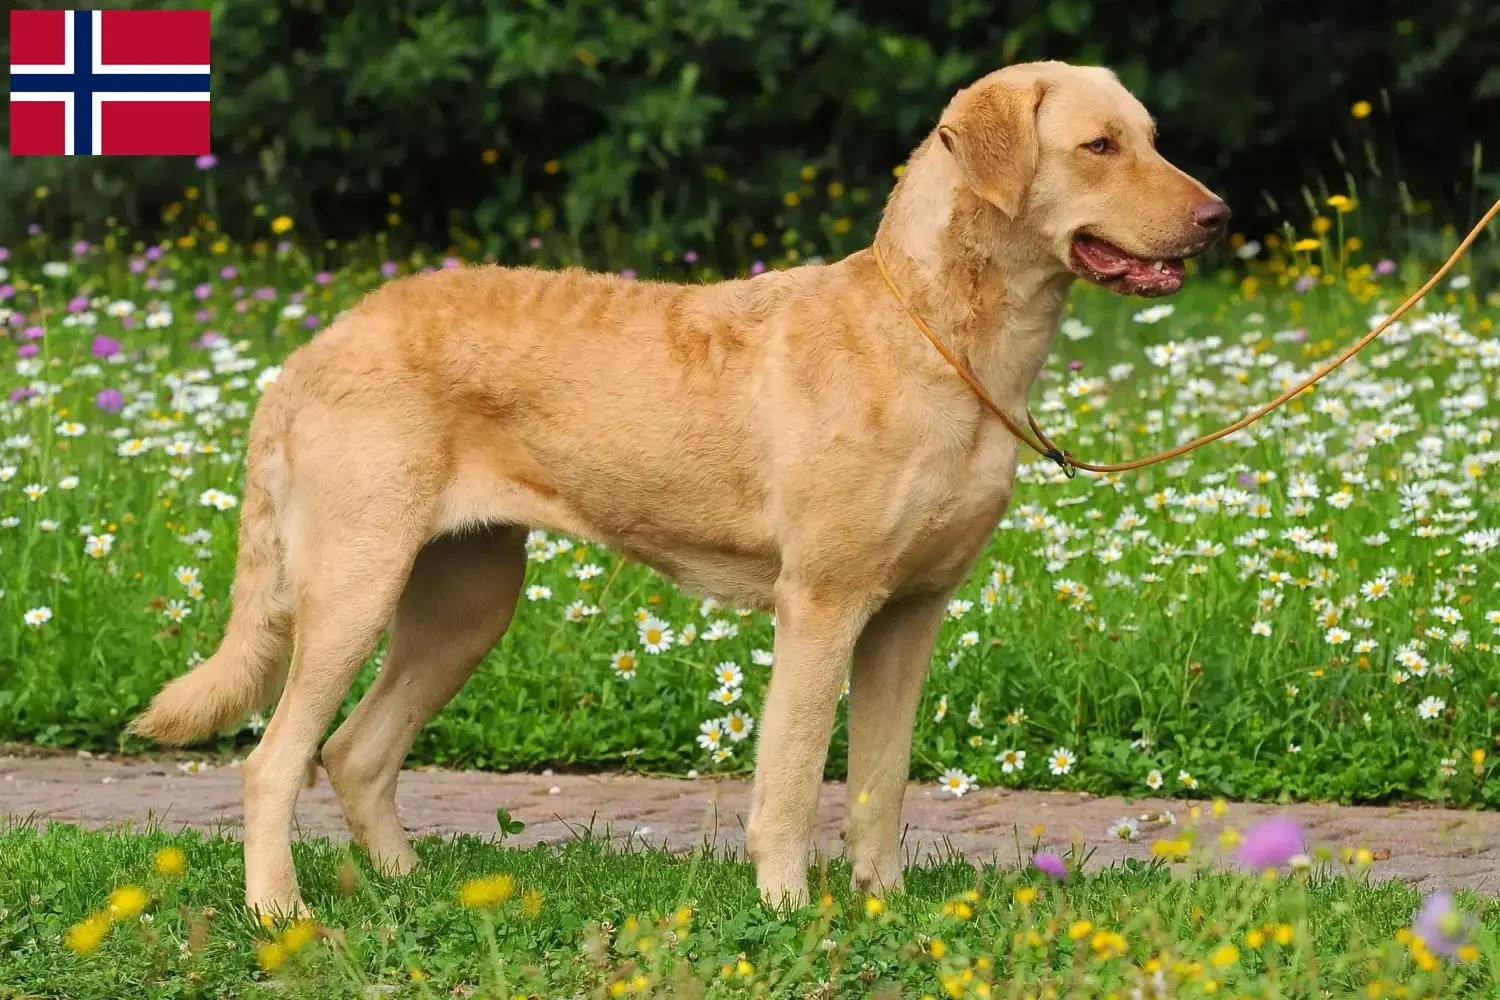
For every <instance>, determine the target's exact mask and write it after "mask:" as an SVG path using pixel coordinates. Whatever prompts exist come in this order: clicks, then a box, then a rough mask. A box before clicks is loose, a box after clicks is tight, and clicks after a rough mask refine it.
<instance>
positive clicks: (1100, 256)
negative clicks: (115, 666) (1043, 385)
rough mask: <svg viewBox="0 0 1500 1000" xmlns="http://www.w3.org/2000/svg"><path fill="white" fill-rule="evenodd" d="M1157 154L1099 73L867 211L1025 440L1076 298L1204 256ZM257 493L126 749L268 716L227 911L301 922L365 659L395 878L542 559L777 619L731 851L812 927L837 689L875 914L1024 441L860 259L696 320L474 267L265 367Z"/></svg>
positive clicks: (918, 159) (350, 772) (966, 128)
mask: <svg viewBox="0 0 1500 1000" xmlns="http://www.w3.org/2000/svg"><path fill="white" fill-rule="evenodd" d="M1154 139H1155V135H1154V128H1153V124H1152V121H1151V118H1150V116H1149V115H1147V113H1146V110H1145V109H1144V108H1143V107H1142V106H1141V105H1140V103H1139V102H1137V101H1136V100H1135V99H1134V98H1133V97H1131V95H1130V94H1129V93H1127V92H1126V91H1125V89H1124V88H1123V87H1121V85H1120V84H1119V82H1118V81H1117V80H1116V78H1115V76H1114V75H1113V74H1112V73H1110V72H1109V71H1107V70H1104V69H1097V68H1081V67H1073V66H1067V65H1064V64H1061V63H1032V64H1027V65H1017V66H1012V67H1009V68H1007V69H1003V70H1000V71H998V72H996V73H992V74H990V75H989V76H986V77H984V78H983V79H981V80H979V81H978V82H977V83H975V84H973V85H972V86H970V87H968V88H966V89H965V90H963V91H960V92H959V93H958V95H957V96H955V97H954V98H953V100H952V101H951V102H950V103H949V105H948V108H947V109H946V111H945V112H944V114H943V116H942V120H941V123H940V124H939V125H938V127H937V129H936V130H934V132H933V133H932V134H931V135H929V136H928V137H927V139H926V141H924V142H923V143H922V145H921V146H919V147H918V148H917V150H916V151H915V152H914V153H913V154H912V156H911V159H910V161H909V162H908V164H907V168H906V171H905V173H904V174H903V175H902V177H901V179H900V182H899V183H898V184H897V185H896V187H895V190H894V191H893V192H892V193H891V196H890V200H889V202H888V204H887V206H886V210H885V214H884V218H883V220H882V222H881V224H880V229H879V233H878V237H877V238H878V241H879V243H880V246H881V250H882V253H883V255H884V258H885V260H886V261H887V262H888V264H889V267H890V272H891V277H892V280H893V282H894V283H895V285H896V286H897V287H898V288H899V289H900V290H901V292H902V294H903V295H904V296H905V297H906V298H907V299H908V301H909V302H910V303H911V304H912V306H913V308H914V309H915V310H916V311H917V312H918V313H919V314H920V315H921V316H923V317H924V318H925V319H926V320H927V321H928V322H929V323H930V324H931V325H932V327H933V329H934V330H935V331H936V332H937V334H938V335H939V336H940V337H941V338H943V340H944V341H945V342H946V344H947V346H948V347H949V348H950V349H952V350H953V351H955V352H956V353H957V354H958V355H959V356H960V357H961V358H963V359H964V360H966V361H967V363H968V364H969V365H970V366H971V367H972V369H973V370H974V372H975V373H976V374H977V376H978V377H979V379H980V380H981V382H982V384H983V385H984V386H985V387H987V388H988V390H989V392H990V394H991V395H992V396H993V397H994V398H995V399H996V400H998V401H999V402H1000V404H1001V405H1003V406H1005V407H1007V408H1008V409H1009V410H1010V411H1011V412H1012V413H1013V414H1014V415H1015V416H1016V417H1017V418H1018V419H1019V418H1021V417H1022V415H1023V413H1024V406H1025V400H1026V396H1027V390H1028V389H1029V387H1030V386H1031V383H1032V381H1033V379H1034V378H1035V377H1036V375H1037V372H1038V371H1039V369H1040V368H1041V366H1042V364H1043V361H1044V359H1045V357H1046V355H1047V350H1048V345H1049V343H1050V342H1051V340H1052V336H1053V331H1054V329H1055V328H1056V326H1057V323H1058V319H1059V313H1060V311H1061V310H1062V307H1063V303H1064V300H1065V299H1066V297H1067V294H1068V289H1069V286H1070V285H1071V284H1072V283H1073V280H1074V278H1075V277H1077V276H1082V277H1084V278H1088V279H1090V280H1093V281H1095V282H1097V283H1099V284H1103V285H1105V286H1107V287H1109V288H1112V289H1114V290H1115V291H1118V292H1122V293H1132V294H1142V295H1147V294H1166V293H1170V292H1173V291H1176V290H1177V288H1179V287H1180V286H1181V283H1182V280H1183V269H1182V258H1184V257H1187V256H1190V255H1192V254H1196V253H1199V252H1201V251H1203V250H1205V249H1206V248H1208V247H1209V246H1210V245H1211V244H1212V243H1213V242H1214V241H1215V240H1216V239H1217V238H1218V237H1219V236H1220V235H1221V234H1222V232H1223V230H1224V226H1225V222H1226V220H1227V218H1228V214H1229V213H1228V209H1227V208H1225V206H1224V204H1223V202H1221V201H1219V200H1218V199H1217V198H1215V197H1214V196H1213V195H1212V194H1210V193H1209V192H1208V191H1207V190H1205V189H1204V188H1203V186H1202V185H1200V184H1199V183H1198V182H1196V181H1194V180H1193V179H1192V178H1190V177H1188V176H1186V175H1185V174H1183V173H1182V172H1181V171H1179V170H1178V169H1177V168H1175V167H1173V166H1172V165H1171V164H1170V163H1168V162H1167V161H1166V160H1164V159H1163V158H1162V157H1161V156H1160V155H1158V154H1157V152H1156V150H1155V149H1154V147H1153V142H1154ZM247 461H248V474H247V477H246V484H245V499H244V510H243V512H242V515H241V527H240V543H239V544H240V549H239V563H238V567H237V570H236V576H235V589H234V607H233V614H232V616H231V619H230V622H229V627H228V631H227V634H226V635H225V637H224V641H223V645H222V646H221V648H220V649H219V651H218V652H217V653H216V654H215V655H214V656H213V657H212V658H211V659H209V660H208V661H206V662H205V663H203V664H201V665H199V666H198V667H197V668H196V669H194V670H193V671H192V673H190V674H188V675H187V676H185V677H182V678H179V679H178V680H176V681H173V682H172V683H171V684H170V685H168V686H167V687H166V688H165V689H164V690H163V691H162V692H161V694H160V695H158V696H157V698H156V700H155V701H154V702H153V703H152V705H151V707H150V708H149V709H148V710H147V711H146V712H145V713H144V714H142V715H141V716H140V717H139V718H138V719H137V720H136V721H135V723H134V728H135V729H136V731H137V732H140V733H143V734H145V735H147V736H149V737H152V738H155V739H157V740H160V741H163V742H167V743H182V742H186V741H190V740H193V739H196V738H199V737H202V736H205V735H208V734H209V733H211V732H213V731H214V730H215V729H218V728H220V727H223V726H225V725H227V724H229V723H232V722H233V721H235V719H236V718H238V717H239V716H240V715H241V714H242V713H243V712H245V711H246V710H247V709H249V708H251V707H252V706H254V705H256V704H257V703H261V702H262V701H263V700H266V699H269V698H272V697H275V694H276V691H277V689H278V688H279V687H280V688H282V690H281V694H280V700H279V701H278V702H277V706H276V712H275V715H274V717H273V718H272V719H271V722H270V725H268V726H267V727H266V730H265V734H264V736H263V737H262V739H261V742H260V745H259V746H258V747H257V748H256V749H255V751H254V752H253V753H252V754H250V756H249V757H248V758H247V759H246V761H245V764H244V781H245V870H246V872H245V873H246V899H247V902H248V903H249V904H250V905H251V906H252V907H255V908H257V909H259V910H261V911H262V912H269V911H282V912H288V911H300V909H301V900H300V896H299V893H298V889H297V878H296V873H295V871H294V870H293V867H292V855H291V846H290V827H291V822H292V818H293V809H294V806H295V804H296V801H297V794H298V790H299V788H300V787H301V785H302V782H303V777H304V775H305V774H307V773H308V768H309V766H310V764H311V763H312V762H313V760H314V758H315V755H316V754H317V751H318V741H319V740H320V739H321V738H322V736H323V733H324V731H325V729H326V727H327V726H328V724H329V722H330V720H332V718H333V716H334V713H335V712H336V710H337V709H338V706H339V703H340V701H341V700H342V699H343V697H344V694H345V692H346V690H347V689H348V687H349V684H350V682H351V680H352V678H353V677H354V675H355V673H356V671H357V670H358V669H359V667H360V665H361V664H362V663H363V662H364V660H365V659H366V657H368V656H369V654H370V652H371V650H372V649H373V647H374V646H375V644H376V642H377V640H378V638H379V636H380V635H381V633H382V631H383V630H384V629H385V628H386V627H387V626H389V627H390V629H391V637H390V654H389V656H388V658H387V660H386V662H385V666H384V669H383V670H382V671H381V673H380V675H379V677H378V678H377V680H376V681H375V684H374V686H373V687H372V688H371V689H370V691H369V692H368V693H367V694H366V695H365V696H364V698H363V700H361V701H360V703H359V706H358V708H357V709H356V710H355V711H354V713H353V714H352V715H351V716H350V717H349V718H348V719H347V720H346V721H345V722H344V723H343V725H342V726H340V727H339V729H338V731H337V732H335V733H334V734H333V736H332V737H331V738H330V739H329V740H328V743H327V745H326V746H325V747H324V748H323V755H322V756H323V762H324V765H325V766H326V768H327V771H328V776H329V778H330V780H331V781H332V784H333V787H334V789H335V790H336V792H337V794H338V796H339V800H340V802H341V803H342V805H343V809H344V815H345V816H346V818H347V820H348V823H349V826H350V828H351V830H352V831H353V833H354V836H355V837H356V838H357V839H358V841H359V842H360V843H361V844H362V845H363V846H364V847H365V849H366V850H368V852H369V854H370V857H371V860H372V861H373V862H374V863H375V864H376V865H378V866H380V867H381V868H382V869H384V870H386V871H388V872H393V873H399V872H405V871H407V870H409V869H410V868H412V866H413V865H415V864H416V863H417V856H416V854H415V853H414V852H413V851H412V848H411V844H410V842H409V840H408V839H407V836H406V834H405V832H404V831H403V830H402V828H401V823H400V821H399V820H398V819H397V816H396V808H395V789H396V778H397V775H398V773H399V772H400V769H401V765H402V762H403V761H404V759H405V757H406V754H407V751H408V750H409V748H410V747H411V744H412V741H413V739H414V738H415V737H416V734H417V731H418V730H419V729H420V728H421V727H422V725H423V724H424V723H425V722H426V721H427V720H428V719H429V718H431V716H432V715H433V714H434V713H436V712H437V711H438V710H439V709H440V708H441V707H442V706H443V705H444V704H445V703H446V702H447V701H448V700H449V699H450V698H451V697H453V695H454V693H455V692H457V691H458V690H459V688H460V687H462V686H463V684H464V682H465V680H466V679H467V678H468V677H469V674H470V672H471V671H472V670H473V669H474V667H475V665H476V664H477V663H478V662H479V661H480V659H482V658H483V657H484V655H485V654H486V653H487V652H488V651H489V650H490V648H491V647H492V646H494V644H495V643H496V642H497V641H498V640H499V639H500V637H501V635H502V634H503V633H504V632H505V629H506V626H507V625H508V624H509V622H510V619H511V615H512V614H513V613H514V611H515V606H516V600H517V595H518V594H519V592H520V590H521V584H522V576H523V573H524V570H525V563H526V559H525V553H524V552H523V547H522V544H523V538H524V532H525V530H526V529H527V528H528V527H533V526H535V527H544V528H548V529H552V530H555V531H559V532H564V533H567V534H570V535H574V536H577V537H580V538H584V539H588V540H591V541H594V542H596V543H601V544H604V545H607V546H609V547H610V548H612V549H614V550H616V551H617V552H620V553H624V554H626V555H628V556H630V557H632V558H634V559H637V560H639V561H641V562H644V563H646V564H649V565H651V566H653V567H656V568H657V569H659V570H660V571H662V572H664V573H666V574H669V575H671V576H672V577H674V578H675V579H676V580H677V581H678V582H679V583H680V584H681V585H682V586H683V587H684V588H686V589H688V590H691V591H696V592H701V593H708V594H713V595H716V596H718V597H720V598H723V599H726V600H728V601H730V602H732V603H734V604H738V605H741V606H752V605H753V606H756V607H761V608H774V609H775V611H776V614H777V628H776V641H775V654H774V655H775V666H774V668H773V672H772V677H771V682H770V689H769V691H768V692H767V695H766V700H765V706H764V709H763V712H762V718H761V721H760V742H759V751H758V757H757V761H756V772H755V794H754V806H753V810H752V815H751V818H750V822H749V828H748V848H749V853H750V855H751V857H752V858H753V859H754V861H755V865H756V877H757V881H758V883H759V887H760V891H761V894H762V896H763V897H764V898H765V899H767V900H769V901H771V902H773V903H774V902H782V901H787V902H791V903H802V902H804V901H805V900H806V899H807V872H808V847H809V843H810V839H811V833H812V830H813V825H814V819H815V815H816V810H817V800H818V790H819V787H820V783H821V779H822V777H823V767H824V762H825V759H826V757H827V752H828V740H829V735H830V731H831V729H832V725H833V718H834V711H835V707H836V704H837V702H838V699H839V691H840V688H841V686H842V684H843V681H844V678H845V671H846V669H847V668H848V667H849V665H850V663H851V660H852V664H853V666H852V677H851V691H850V705H849V711H850V720H849V729H850V743H849V783H850V794H849V803H850V807H849V815H848V849H849V851H850V853H851V856H852V860H853V866H854V880H855V882H856V884H857V885H859V886H861V887H866V888H868V889H870V890H871V891H874V892H881V891H884V890H890V889H892V888H895V887H899V886H900V885H901V858H900V855H899V851H898V830H899V824H900V816H901V800H902V793H903V790H904V788H905V785H906V780H907V768H908V760H909V756H910V745H911V731H912V725H913V720H914V715H915V712H916V707H917V701H918V697H919V695H920V692H921V689H922V683H923V679H924V677H925V675H926V672H927V667H928V662H929V660H930V659H931V656H932V649H933V642H934V638H935V635H936V633H937V630H938V625H939V623H940V621H941V619H942V617H943V613H944V607H945V604H946V602H947V600H948V598H949V596H950V595H951V594H952V593H953V591H954V590H955V588H957V587H958V585H959V584H960V583H961V582H962V581H963V580H964V578H965V577H966V575H967V574H968V573H969V571H970V567H971V566H972V565H973V563H974V561H975V559H976V557H977V556H978V555H979V553H980V552H981V550H982V549H983V548H984V546H985V543H986V542H987V540H988V539H989V537H990V535H991V533H992V532H993V530H994V528H995V524H996V521H997V520H998V519H999V518H1000V516H1001V514H1002V512H1003V511H1004V510H1005V507H1006V505H1007V503H1008V502H1009V500H1010V496H1011V488H1012V483H1013V479H1014V474H1015V470H1016V461H1017V441H1016V439H1015V438H1014V437H1013V436H1012V435H1011V434H1010V433H1009V432H1008V431H1007V430H1006V429H1005V428H1004V426H1003V425H1002V424H1001V423H1000V422H999V421H998V420H996V419H995V418H994V417H993V416H992V415H988V414H987V413H986V411H985V410H984V409H983V407H982V406H981V404H980V402H979V400H978V399H977V398H976V396H975V394H974V393H973V392H972V391H971V390H970V389H969V388H968V387H967V386H966V385H965V384H964V382H963V381H962V380H960V378H959V377H958V376H957V375H956V374H955V373H954V371H953V370H952V369H951V368H950V367H949V366H948V364H947V363H945V362H944V360H943V359H942V358H941V357H940V356H939V355H938V354H937V352H935V351H934V350H933V347H932V345H931V344H929V343H928V342H927V341H926V340H925V339H924V338H923V336H922V334H921V333H920V332H919V331H918V330H917V328H916V327H915V326H913V324H912V321H911V319H910V317H908V315H907V314H906V313H905V312H904V311H903V308H902V306H901V305H900V304H899V303H898V301H897V299H896V298H895V297H894V295H893V294H892V291H891V289H890V288H889V287H887V285H886V284H885V282H884V281H883V280H882V278H881V276H880V274H879V272H878V270H877V267H876V264H875V262H874V260H873V258H872V254H871V252H870V251H869V250H862V251H860V252H858V253H855V254H852V255H851V256H849V257H847V258H846V259H844V260H841V261H839V262H838V263H836V264H830V265H826V266H806V267H798V268H795V269H792V270H788V271H781V272H770V273H766V274H762V275H760V276H759V277H755V278H751V279H748V280H740V281H726V282H723V283H721V284H714V285H677V284H666V283H655V282H646V281H629V280H626V279H623V278H619V277H615V276H612V275H602V274H591V273H587V272H583V271H579V270H567V271H561V272H549V271H541V270H534V269H529V268H524V269H507V268H498V267H477V268H467V269H462V270H450V271H440V272H437V273H432V274H427V275H421V276H413V277H408V278H404V279H402V280H399V281H395V282H392V283H390V284H388V285H386V286H384V287H382V288H380V289H378V290H377V291H375V292H373V293H371V294H370V295H369V296H368V297H367V298H366V299H365V300H364V302H363V303H362V304H360V305H359V306H358V307H357V308H356V309H354V310H352V311H351V312H350V313H349V314H348V315H346V316H344V317H343V318H342V319H340V320H339V321H338V322H336V323H334V324H333V325H332V326H331V327H329V329H328V330H326V331H325V332H323V333H322V334H320V335H319V336H318V337H316V338H315V339H314V340H313V341H312V342H311V343H309V344H307V345H306V346H304V347H302V348H300V349H299V350H298V351H296V352H295V353H294V354H293V355H292V356H291V357H290V358H289V359H288V360H287V362H286V366H285V369H284V371H283V373H282V376H281V378H280V380H279V381H278V382H276V383H275V384H274V385H272V386H271V387H270V388H269V389H268V390H267V392H266V394H265V397H264V398H263V400H262V401H261V404H260V407H259V409H258V410H257V412H256V414H255V418H254V421H253V424H252V428H251V435H250V445H249V454H248V458H247ZM288 647H290V648H291V650H292V655H291V663H290V668H289V670H288V671H286V672H285V673H284V672H283V656H284V653H285V651H286V650H287V649H288ZM283 680H284V687H283V686H282V685H283Z"/></svg>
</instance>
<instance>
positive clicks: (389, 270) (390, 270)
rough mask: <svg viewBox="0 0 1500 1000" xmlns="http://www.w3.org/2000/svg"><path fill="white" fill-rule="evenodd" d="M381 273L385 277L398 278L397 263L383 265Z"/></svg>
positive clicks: (389, 262) (387, 262)
mask: <svg viewBox="0 0 1500 1000" xmlns="http://www.w3.org/2000/svg"><path fill="white" fill-rule="evenodd" d="M380 273H381V275H382V276H384V277H387V278H394V277H395V276H396V262H395V261H393V260H388V261H386V262H385V263H384V264H381V265H380Z"/></svg>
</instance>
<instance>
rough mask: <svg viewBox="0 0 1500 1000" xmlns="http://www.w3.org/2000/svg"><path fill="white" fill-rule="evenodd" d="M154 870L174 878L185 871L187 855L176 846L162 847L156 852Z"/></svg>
mask: <svg viewBox="0 0 1500 1000" xmlns="http://www.w3.org/2000/svg"><path fill="white" fill-rule="evenodd" d="M156 870H157V872H158V873H160V874H162V875H166V876H167V877H168V878H176V877H177V876H179V875H181V874H182V873H183V872H185V871H187V856H186V855H184V854H183V853H182V851H181V850H180V849H179V848H176V847H163V848H162V849H161V850H159V851H157V852H156Z"/></svg>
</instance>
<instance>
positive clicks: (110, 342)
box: [92, 334, 120, 358]
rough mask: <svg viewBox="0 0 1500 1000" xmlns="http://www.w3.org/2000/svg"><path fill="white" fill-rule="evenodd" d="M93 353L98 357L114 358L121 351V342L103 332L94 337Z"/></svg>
mask: <svg viewBox="0 0 1500 1000" xmlns="http://www.w3.org/2000/svg"><path fill="white" fill-rule="evenodd" d="M92 350H93V354H94V357H96V358H112V357H114V356H115V355H116V354H119V353H120V342H119V341H118V340H116V339H115V338H113V337H106V336H104V335H103V334H100V335H99V336H97V337H95V338H94V345H93V348H92Z"/></svg>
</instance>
